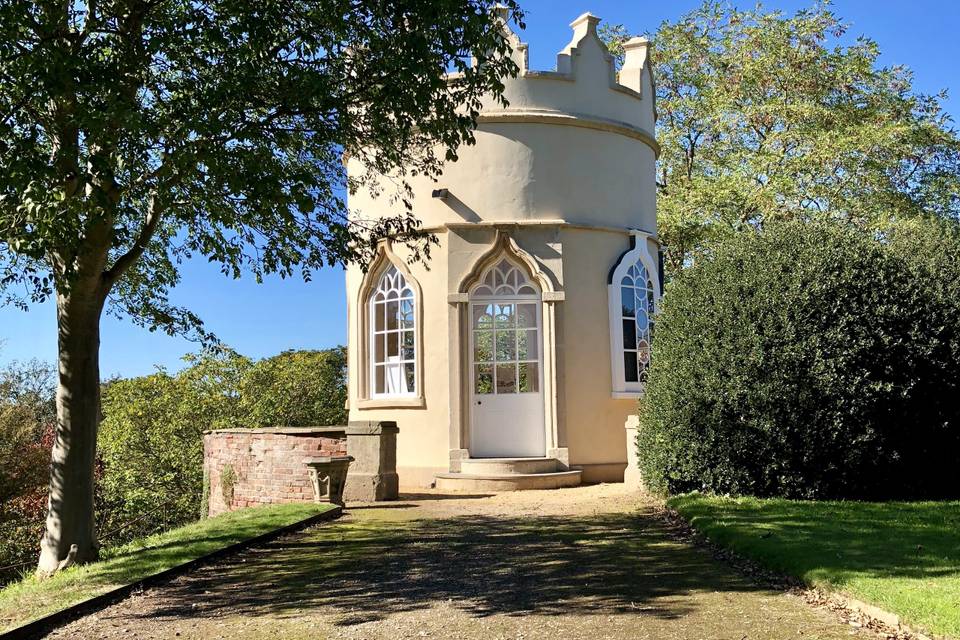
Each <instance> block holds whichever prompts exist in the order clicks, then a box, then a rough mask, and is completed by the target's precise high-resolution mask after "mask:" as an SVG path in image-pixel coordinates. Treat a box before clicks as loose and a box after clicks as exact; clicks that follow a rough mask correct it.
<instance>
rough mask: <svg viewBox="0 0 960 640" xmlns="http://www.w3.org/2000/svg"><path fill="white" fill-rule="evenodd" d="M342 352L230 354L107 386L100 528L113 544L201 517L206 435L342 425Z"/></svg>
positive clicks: (102, 432) (101, 443)
mask: <svg viewBox="0 0 960 640" xmlns="http://www.w3.org/2000/svg"><path fill="white" fill-rule="evenodd" d="M345 368H346V360H345V352H344V350H343V349H331V350H329V351H288V352H284V353H282V354H280V355H278V356H275V357H273V358H267V359H264V360H260V361H257V362H254V361H251V360H250V359H249V358H246V357H243V356H240V355H238V354H236V353H233V352H230V351H222V352H218V353H211V354H205V355H203V356H200V357H194V358H192V359H191V360H190V363H189V366H188V367H186V368H185V369H183V370H182V371H180V372H179V373H177V374H175V375H171V374H169V373H166V372H163V371H161V372H158V373H155V374H153V375H149V376H144V377H140V378H131V379H124V380H115V381H112V382H109V383H108V384H106V385H105V386H104V390H103V413H104V420H103V423H102V424H101V427H100V436H99V440H98V445H99V451H100V456H101V461H102V464H103V475H102V479H101V482H100V484H99V489H100V490H99V496H98V498H99V503H98V508H99V518H98V519H99V527H100V531H101V532H102V535H103V534H105V535H106V538H105V539H102V540H101V542H103V543H105V544H117V543H119V542H123V541H126V540H129V539H131V538H133V537H137V536H140V535H145V534H147V533H150V532H154V531H158V530H163V529H167V528H169V527H171V526H175V525H178V524H182V523H184V522H189V521H190V520H194V519H196V518H197V517H198V516H199V515H200V511H201V501H202V493H203V431H204V430H207V429H216V428H224V427H260V426H302V425H322V424H339V423H342V421H343V420H345V418H346V416H345V414H344V401H345V398H346V376H345V370H346V369H345Z"/></svg>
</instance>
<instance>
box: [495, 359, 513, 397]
mask: <svg viewBox="0 0 960 640" xmlns="http://www.w3.org/2000/svg"><path fill="white" fill-rule="evenodd" d="M516 391H517V365H515V364H513V363H511V364H498V365H497V393H516Z"/></svg>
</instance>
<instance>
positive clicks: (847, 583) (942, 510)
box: [668, 493, 960, 639]
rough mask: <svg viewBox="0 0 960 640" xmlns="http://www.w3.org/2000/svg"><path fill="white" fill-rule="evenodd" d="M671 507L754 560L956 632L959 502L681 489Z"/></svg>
mask: <svg viewBox="0 0 960 640" xmlns="http://www.w3.org/2000/svg"><path fill="white" fill-rule="evenodd" d="M668 504H669V506H670V507H672V508H674V509H676V510H677V511H678V512H679V513H680V514H681V515H682V516H683V517H684V518H686V519H687V520H688V521H689V522H690V523H691V524H692V525H693V526H694V527H695V528H696V529H697V530H699V531H701V532H702V533H704V534H706V535H707V536H708V537H709V538H710V539H711V540H713V541H714V542H716V543H718V544H721V545H724V546H726V547H729V548H731V549H733V550H734V551H736V552H738V553H740V554H742V555H744V556H748V557H751V558H753V559H755V560H757V561H759V562H761V563H762V564H764V565H766V566H768V567H770V568H771V569H775V570H778V571H781V572H784V573H787V574H791V575H794V576H797V577H799V578H802V579H803V580H805V581H807V582H808V583H809V584H812V585H815V586H822V587H828V588H831V589H834V590H837V591H840V592H843V593H845V594H847V595H849V596H852V597H854V598H857V599H859V600H863V601H864V602H868V603H870V604H873V605H875V606H878V607H880V608H882V609H885V610H887V611H891V612H893V613H896V614H897V615H899V616H900V618H901V619H902V620H903V621H904V623H906V624H908V625H910V626H911V627H914V628H916V629H918V630H925V631H927V632H928V633H933V634H936V635H946V636H951V637H953V638H958V639H960V502H886V503H866V502H806V501H793V500H759V499H755V498H721V497H712V496H705V495H701V494H696V493H693V494H687V495H683V496H678V497H675V498H672V499H671V500H670V501H669V502H668Z"/></svg>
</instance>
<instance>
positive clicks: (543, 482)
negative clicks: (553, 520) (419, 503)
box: [436, 469, 582, 493]
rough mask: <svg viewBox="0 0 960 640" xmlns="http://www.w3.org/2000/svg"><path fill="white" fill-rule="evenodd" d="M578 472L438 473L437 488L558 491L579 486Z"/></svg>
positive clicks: (472, 491) (461, 491)
mask: <svg viewBox="0 0 960 640" xmlns="http://www.w3.org/2000/svg"><path fill="white" fill-rule="evenodd" d="M581 473H582V472H581V471H580V470H579V469H574V470H571V471H553V472H549V473H486V474H479V473H438V474H437V475H436V478H437V481H436V488H437V489H440V490H442V491H456V492H459V493H486V492H488V491H523V490H527V489H559V488H561V487H576V486H578V485H579V484H580V475H581Z"/></svg>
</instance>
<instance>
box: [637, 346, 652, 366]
mask: <svg viewBox="0 0 960 640" xmlns="http://www.w3.org/2000/svg"><path fill="white" fill-rule="evenodd" d="M637 358H638V359H639V360H640V364H642V365H646V364H647V363H648V362H650V345H649V344H648V343H647V341H646V340H641V341H640V345H639V346H638V347H637Z"/></svg>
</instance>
